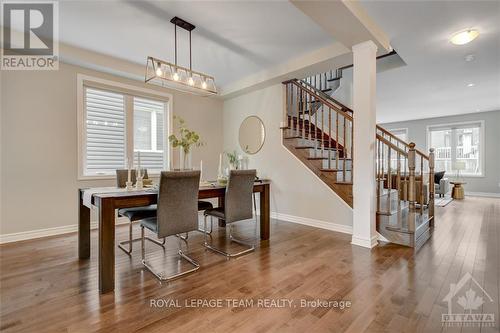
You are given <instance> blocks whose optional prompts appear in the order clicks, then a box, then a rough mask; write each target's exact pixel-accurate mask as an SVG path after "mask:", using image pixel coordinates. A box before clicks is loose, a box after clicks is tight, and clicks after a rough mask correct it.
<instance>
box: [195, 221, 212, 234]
mask: <svg viewBox="0 0 500 333" xmlns="http://www.w3.org/2000/svg"><path fill="white" fill-rule="evenodd" d="M212 229H213V223H212V219H210V231H207V226H206V225H204V226H203V229H199V228H198V231H199V232H202V233H204V234H209V235H211V234H212V231H213V230H212Z"/></svg>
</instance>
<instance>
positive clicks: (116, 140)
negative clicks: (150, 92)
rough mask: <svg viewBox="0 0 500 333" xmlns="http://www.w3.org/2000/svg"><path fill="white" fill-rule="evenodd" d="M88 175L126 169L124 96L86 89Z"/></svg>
mask: <svg viewBox="0 0 500 333" xmlns="http://www.w3.org/2000/svg"><path fill="white" fill-rule="evenodd" d="M85 114H86V121H85V126H86V128H85V133H86V137H85V142H86V147H85V162H86V163H85V168H84V170H85V174H86V175H105V174H110V173H114V172H115V170H116V169H120V168H123V166H124V161H125V155H126V150H125V147H126V138H125V99H124V96H123V95H121V94H117V93H113V92H109V91H103V90H97V89H91V88H87V89H85Z"/></svg>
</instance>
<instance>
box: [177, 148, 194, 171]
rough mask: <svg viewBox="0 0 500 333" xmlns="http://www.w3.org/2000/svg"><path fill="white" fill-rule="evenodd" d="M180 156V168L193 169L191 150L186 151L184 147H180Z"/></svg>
mask: <svg viewBox="0 0 500 333" xmlns="http://www.w3.org/2000/svg"><path fill="white" fill-rule="evenodd" d="M179 152H180V156H179V162H180V168H179V169H181V170H193V166H192V161H191V150H188V151H187V152H185V151H184V149H182V148H181V149H179Z"/></svg>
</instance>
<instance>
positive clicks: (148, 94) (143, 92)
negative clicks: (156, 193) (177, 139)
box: [76, 73, 173, 180]
mask: <svg viewBox="0 0 500 333" xmlns="http://www.w3.org/2000/svg"><path fill="white" fill-rule="evenodd" d="M76 81H77V83H76V85H77V105H76V109H77V133H78V147H77V152H78V166H77V167H78V177H77V180H99V179H115V178H116V176H115V175H92V176H86V175H84V168H83V162H84V159H85V156H84V154H85V151H84V149H83V147H84V146H85V131H84V124H85V108H84V100H85V99H84V91H85V86H90V87H92V83H94V84H95V88H98V89H103V87H102V86H108V87H109V88H110V90H112V88H113V87H116V88H118V90H120V89H121V90H126V91H128V94H132V95H134V96H138V97H144V98H154V97H155V96H156V97H157V98H159V100H160V101H162V102H164V103H165V106H166V108H165V110H164V112H165V119H168V122H169V123H168V127H167V128H166V129H167V130H166V131H164V138H163V139H164V147H166V149H167V151H166V157H167V159H168V160H167V161H164V168H165V169H166V167H167V165H168V164H170V161H171V160H172V149H171V148H170V145H169V144H168V137H169V135H170V133H172V128H173V127H172V114H173V108H172V106H173V95H172V94H170V93H166V92H161V91H157V90H154V89H148V88H144V87H138V86H135V85H131V84H126V83H121V82H117V81H111V80H106V79H102V78H99V77H94V76H89V75H85V74H81V73H78V74H77V75H76ZM119 93H123V92H122V91H121V92H120V91H119ZM152 96H153V97H152ZM127 109H129V108H127V107H126V110H125V112H127ZM128 118H129V114H126V119H125V120H126V124H127V130H126V136H127V137H126V140H127V141H126V149H127V156H130V155H129V154H128V150H129V149H130V142H129V139H128V136H129V135H127V133H128V132H129V131H130V128H129V125H130V124H129V123H130V120H129V121H127V119H128ZM130 119H133V118H130ZM130 133H132V135H133V131H131V132H130ZM132 140H133V136H132ZM132 142H133V141H132ZM132 151H133V147H132ZM132 156H133V154H132Z"/></svg>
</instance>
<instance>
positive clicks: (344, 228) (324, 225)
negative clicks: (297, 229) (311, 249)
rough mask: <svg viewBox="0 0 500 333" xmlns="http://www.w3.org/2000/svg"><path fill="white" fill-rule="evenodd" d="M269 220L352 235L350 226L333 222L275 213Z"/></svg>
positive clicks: (272, 213)
mask: <svg viewBox="0 0 500 333" xmlns="http://www.w3.org/2000/svg"><path fill="white" fill-rule="evenodd" d="M271 218H273V219H277V220H281V221H286V222H292V223H298V224H304V225H308V226H311V227H316V228H321V229H326V230H331V231H337V232H342V233H345V234H352V226H350V225H345V224H338V223H334V222H327V221H321V220H315V219H310V218H307V217H300V216H294V215H288V214H282V213H277V212H271Z"/></svg>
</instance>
